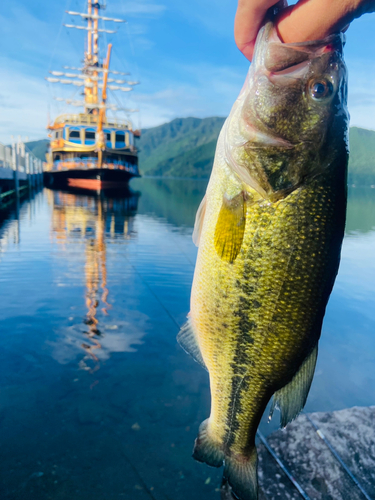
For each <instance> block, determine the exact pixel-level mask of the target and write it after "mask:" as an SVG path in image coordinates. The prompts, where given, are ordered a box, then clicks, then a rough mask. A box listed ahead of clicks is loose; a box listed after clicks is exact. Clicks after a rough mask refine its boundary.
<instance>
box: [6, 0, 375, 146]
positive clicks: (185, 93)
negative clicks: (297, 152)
mask: <svg viewBox="0 0 375 500" xmlns="http://www.w3.org/2000/svg"><path fill="white" fill-rule="evenodd" d="M107 2H108V7H107V10H106V11H105V15H107V16H113V17H122V18H125V19H127V20H128V24H127V25H115V27H116V28H118V33H117V34H116V35H107V40H106V41H107V42H113V43H114V49H113V59H112V68H113V69H117V70H119V71H126V70H129V71H131V73H132V78H134V79H139V80H140V81H141V85H139V86H137V87H135V90H134V91H133V92H132V93H131V94H132V95H131V96H130V95H129V94H130V93H129V94H126V98H124V97H122V96H123V95H124V94H122V96H120V97H122V98H121V102H122V103H123V104H124V105H125V106H127V107H129V106H130V107H137V108H139V109H140V112H139V113H137V114H134V115H133V120H134V122H135V125H136V126H141V127H144V128H145V127H150V126H154V125H158V124H161V123H165V122H167V121H169V120H172V119H173V118H176V117H186V116H197V117H206V116H225V115H227V114H228V113H229V111H230V108H231V106H232V104H233V102H234V100H235V99H236V97H237V94H238V93H239V91H240V89H241V87H242V84H243V81H244V79H245V76H246V72H247V69H248V62H247V61H246V59H245V58H244V57H243V56H242V54H241V53H240V52H239V51H238V50H237V48H236V46H235V43H234V39H233V21H234V15H235V10H236V1H235V0H189V1H188V2H187V1H186V0H133V1H129V0H107ZM85 4H86V2H85V1H84V0H62V1H60V2H56V1H54V2H51V1H48V0H34V1H33V2H30V0H12V1H11V2H4V3H3V5H2V9H1V13H0V26H1V30H2V33H1V35H2V36H1V37H0V64H1V68H2V77H1V78H0V112H1V120H0V141H2V142H5V143H9V141H10V136H11V135H12V134H13V135H21V136H22V137H23V138H25V137H26V136H27V137H29V139H30V140H32V139H39V138H42V137H46V131H45V126H46V123H47V117H48V113H49V115H50V116H51V118H53V117H55V116H56V115H57V114H59V113H62V112H66V111H68V112H69V111H75V112H77V108H70V109H69V108H68V107H67V106H66V105H62V104H61V103H58V102H57V101H55V100H54V99H53V97H54V96H55V97H56V96H63V97H70V96H71V94H72V92H73V91H74V89H73V88H72V87H69V88H68V87H66V86H61V87H57V86H56V85H52V84H47V83H46V81H45V79H44V77H45V76H48V71H49V70H61V69H62V66H63V65H71V66H78V65H79V62H80V58H81V57H82V56H83V48H84V33H83V32H82V31H78V30H69V29H68V28H65V27H63V26H62V22H65V23H68V24H73V23H75V24H81V23H80V20H79V19H78V18H77V17H73V16H69V15H67V14H65V15H64V11H65V10H73V11H82V9H84V6H85ZM374 21H375V14H371V15H367V16H364V17H362V18H361V19H359V20H357V21H355V22H354V23H353V24H352V26H351V27H350V29H349V31H348V32H347V45H346V51H345V53H346V61H347V64H348V67H349V109H350V113H351V124H352V125H357V126H362V127H365V128H371V129H374V130H375V85H374V83H373V82H374V81H375V22H374ZM108 24H109V23H107V26H106V27H107V28H110V26H109V25H108ZM112 26H113V25H112ZM102 41H103V42H105V40H104V36H103V39H102ZM103 46H104V43H103ZM103 55H104V54H103ZM74 98H75V99H80V97H79V95H78V94H76V96H75V97H74Z"/></svg>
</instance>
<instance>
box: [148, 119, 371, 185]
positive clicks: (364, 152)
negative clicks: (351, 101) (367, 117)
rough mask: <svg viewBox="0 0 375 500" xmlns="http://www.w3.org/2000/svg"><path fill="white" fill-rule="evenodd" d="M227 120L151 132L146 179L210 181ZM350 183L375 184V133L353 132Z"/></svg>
mask: <svg viewBox="0 0 375 500" xmlns="http://www.w3.org/2000/svg"><path fill="white" fill-rule="evenodd" d="M224 120H225V119H224V118H219V117H213V118H204V119H202V120H201V119H199V118H178V119H176V120H173V121H171V122H170V123H165V124H164V125H160V126H159V127H154V128H150V129H147V130H145V131H144V132H143V134H142V137H141V139H140V140H139V142H138V145H139V148H140V149H141V152H140V154H139V165H140V169H141V171H142V172H143V174H145V175H156V176H163V177H189V178H195V179H199V178H207V177H209V175H210V172H211V168H212V164H213V159H214V155H215V147H216V140H217V137H218V135H219V132H220V129H221V127H222V125H223V123H224ZM349 142H350V157H349V176H348V183H349V184H356V185H358V186H368V185H373V184H375V131H372V130H366V129H362V128H358V127H351V128H350V136H349Z"/></svg>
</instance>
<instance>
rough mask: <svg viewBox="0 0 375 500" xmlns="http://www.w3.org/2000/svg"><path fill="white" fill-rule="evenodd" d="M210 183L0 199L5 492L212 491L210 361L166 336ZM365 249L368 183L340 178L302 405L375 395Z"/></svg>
mask: <svg viewBox="0 0 375 500" xmlns="http://www.w3.org/2000/svg"><path fill="white" fill-rule="evenodd" d="M205 188H206V183H205V182H202V181H191V180H164V181H163V180H159V179H140V180H137V181H134V182H133V183H132V189H133V193H132V194H131V196H129V197H125V198H124V197H105V196H101V197H99V196H96V195H87V194H76V193H72V192H69V193H68V192H59V191H50V190H44V191H43V192H42V193H39V194H37V195H36V197H35V198H34V199H32V200H30V201H26V202H24V203H23V204H22V205H21V207H20V211H19V216H18V218H17V214H16V213H15V210H14V209H10V210H8V211H7V212H0V304H1V305H0V498H1V499H2V500H21V499H22V500H44V499H53V500H60V499H61V500H67V499H69V500H114V499H121V498H127V499H132V500H133V499H135V500H143V499H145V500H146V499H148V500H150V499H154V500H191V499H192V498H194V499H195V500H209V499H212V500H214V499H216V500H218V499H219V493H218V488H219V486H220V480H221V475H222V470H216V469H212V468H209V467H207V466H205V465H203V464H199V463H196V462H195V461H194V460H193V459H192V458H191V451H192V447H193V443H194V439H195V437H196V434H197V430H198V426H199V424H200V422H201V421H202V420H204V419H205V418H207V416H208V414H209V388H208V375H207V373H206V372H205V371H204V370H203V369H202V368H201V367H200V366H199V365H198V364H197V363H195V362H194V361H193V360H192V359H191V358H190V357H189V356H188V355H186V354H185V353H184V352H183V351H182V349H181V348H180V347H179V346H178V345H177V343H176V335H177V333H178V329H179V326H181V325H182V324H183V323H184V321H185V317H186V314H187V313H188V311H189V296H190V287H191V283H192V278H193V271H194V263H195V258H196V248H195V247H194V245H193V243H192V241H191V234H192V228H193V224H194V217H195V212H196V209H197V207H198V205H199V203H200V200H201V198H202V197H203V194H204V191H205ZM374 249H375V189H364V188H363V189H359V188H351V189H350V192H349V207H348V221H347V229H346V236H345V240H344V246H343V252H342V263H341V267H340V272H339V276H338V278H337V281H336V284H335V288H334V291H333V293H332V296H331V299H330V302H329V305H328V309H327V314H326V317H325V321H324V326H323V333H322V339H321V342H320V352H319V359H318V365H317V369H316V375H315V378H314V382H313V385H312V388H311V392H310V396H309V399H308V402H307V405H306V410H307V411H330V410H338V409H342V408H346V407H350V406H354V405H361V406H368V405H373V404H375V369H374V359H375V334H374V330H375V306H374V296H375V251H374ZM277 419H278V414H276V415H275V416H274V419H273V421H272V422H271V424H267V423H266V419H264V422H262V424H261V431H262V432H263V433H264V434H268V433H269V432H271V431H272V430H274V429H275V428H276V427H277Z"/></svg>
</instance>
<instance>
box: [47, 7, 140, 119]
mask: <svg viewBox="0 0 375 500" xmlns="http://www.w3.org/2000/svg"><path fill="white" fill-rule="evenodd" d="M103 8H104V6H103V5H101V4H100V3H99V2H98V1H97V0H87V12H72V11H67V14H69V15H71V16H80V17H81V19H83V20H85V21H87V26H82V25H81V26H79V25H76V24H64V26H65V27H67V28H74V29H78V30H85V31H87V45H86V47H85V57H84V64H83V67H81V68H77V67H71V66H64V68H65V69H70V70H78V71H79V73H65V72H63V71H50V73H51V74H52V75H53V76H52V77H47V78H46V80H47V81H48V82H50V83H62V84H64V85H74V86H76V87H84V100H83V101H76V100H73V99H64V98H60V97H57V98H56V100H58V101H65V102H66V103H67V104H70V105H73V106H84V112H85V114H91V115H93V116H98V115H99V111H100V108H101V106H102V105H103V99H100V96H99V92H100V90H102V89H103V85H104V82H103V80H104V75H103V72H104V65H102V64H101V63H100V60H99V34H100V33H116V31H115V30H108V29H102V28H99V20H102V21H111V22H114V23H126V21H125V19H115V18H112V17H104V16H101V15H99V11H100V9H103ZM106 71H107V72H108V73H111V74H113V75H114V78H107V89H109V90H111V91H121V92H130V91H131V90H133V86H134V85H137V84H138V83H139V82H136V81H129V80H123V79H119V76H118V75H129V73H123V72H121V71H109V70H108V69H107V70H106ZM56 77H58V78H56ZM61 77H68V78H69V79H67V78H61ZM112 82H113V83H116V84H126V85H127V86H126V87H124V86H120V85H113V83H112ZM105 108H106V109H111V110H113V111H125V112H126V113H132V112H134V111H138V110H136V109H128V108H122V107H119V106H117V105H114V104H105Z"/></svg>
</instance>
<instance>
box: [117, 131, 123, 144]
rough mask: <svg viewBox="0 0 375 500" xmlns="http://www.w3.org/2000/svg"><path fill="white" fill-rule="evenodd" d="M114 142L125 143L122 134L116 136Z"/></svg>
mask: <svg viewBox="0 0 375 500" xmlns="http://www.w3.org/2000/svg"><path fill="white" fill-rule="evenodd" d="M116 142H125V135H124V132H122V133H117V134H116Z"/></svg>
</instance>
